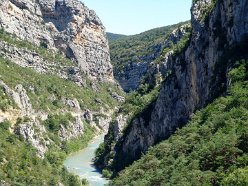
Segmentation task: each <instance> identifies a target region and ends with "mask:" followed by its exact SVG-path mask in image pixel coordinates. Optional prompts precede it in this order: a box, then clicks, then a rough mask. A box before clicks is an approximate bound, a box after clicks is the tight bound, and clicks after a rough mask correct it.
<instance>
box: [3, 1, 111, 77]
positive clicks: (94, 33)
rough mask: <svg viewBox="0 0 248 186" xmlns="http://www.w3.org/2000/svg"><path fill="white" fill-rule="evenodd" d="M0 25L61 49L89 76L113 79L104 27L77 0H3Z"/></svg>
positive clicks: (45, 44)
mask: <svg viewBox="0 0 248 186" xmlns="http://www.w3.org/2000/svg"><path fill="white" fill-rule="evenodd" d="M0 28H2V29H4V30H5V31H6V32H9V33H12V34H15V35H16V36H17V37H19V38H20V39H22V40H27V41H29V42H31V43H33V44H35V45H36V46H43V47H45V48H48V49H51V50H54V51H59V52H61V53H63V54H64V55H65V56H66V57H68V58H70V59H72V60H73V61H74V63H75V64H76V66H78V67H79V68H80V70H81V71H82V72H83V73H84V74H86V75H88V76H89V77H90V78H93V79H100V80H105V81H113V74H112V66H111V64H110V57H109V50H108V42H107V39H106V36H105V35H106V34H105V28H104V26H103V25H102V23H101V21H100V19H99V18H98V17H97V15H96V14H95V12H94V11H93V10H89V9H88V8H87V7H86V6H84V4H83V3H81V2H79V1H77V0H38V1H35V0H3V1H1V2H0Z"/></svg>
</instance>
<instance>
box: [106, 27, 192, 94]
mask: <svg viewBox="0 0 248 186" xmlns="http://www.w3.org/2000/svg"><path fill="white" fill-rule="evenodd" d="M188 23H189V22H182V23H179V24H175V25H170V26H166V27H161V28H155V29H152V30H149V31H146V32H143V33H140V34H137V35H132V36H125V37H120V38H118V39H115V40H109V46H110V57H111V63H112V65H113V67H114V77H115V79H117V81H118V82H119V83H120V85H121V86H122V88H123V89H124V90H125V91H130V90H135V89H137V88H138V87H139V85H140V84H141V81H142V78H143V77H144V76H145V75H146V73H147V71H148V70H149V65H150V63H151V62H153V61H154V60H155V59H157V58H159V57H160V55H161V52H162V51H163V49H164V48H165V47H168V46H169V43H174V44H175V43H176V42H177V41H178V40H180V39H181V37H182V35H184V32H185V31H184V30H182V32H178V33H174V35H173V34H172V31H174V30H175V29H178V28H180V27H181V26H183V25H185V24H186V25H187V24H188Z"/></svg>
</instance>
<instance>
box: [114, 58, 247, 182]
mask: <svg viewBox="0 0 248 186" xmlns="http://www.w3.org/2000/svg"><path fill="white" fill-rule="evenodd" d="M229 78H230V81H231V82H232V85H231V87H229V88H228V93H227V95H225V96H224V97H220V98H218V99H217V100H215V101H214V102H213V103H212V104H210V105H208V106H207V107H206V108H204V109H202V110H200V111H198V112H196V114H194V116H193V117H192V119H191V120H190V122H189V123H188V124H187V126H185V127H183V128H182V129H178V130H177V131H176V133H175V134H174V135H173V136H171V137H170V138H169V139H168V140H166V141H163V142H161V143H160V144H158V145H156V146H154V147H152V148H150V149H149V151H148V153H147V154H146V155H143V157H142V158H141V159H140V160H138V161H137V162H135V163H134V164H132V165H131V166H130V167H128V168H126V169H125V170H124V171H122V172H121V173H120V175H119V176H118V177H117V178H115V179H114V181H113V182H112V183H111V184H110V185H115V186H118V185H122V186H123V185H129V186H131V185H144V186H145V185H147V186H148V185H237V186H238V185H240V186H241V185H247V184H248V179H247V178H248V172H247V169H248V159H247V157H248V143H247V142H248V61H245V60H244V61H239V62H237V63H236V64H235V68H234V69H233V70H231V71H230V72H229ZM119 163H121V162H119Z"/></svg>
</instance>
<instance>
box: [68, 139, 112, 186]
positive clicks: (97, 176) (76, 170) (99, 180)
mask: <svg viewBox="0 0 248 186" xmlns="http://www.w3.org/2000/svg"><path fill="white" fill-rule="evenodd" d="M103 138H104V136H103V135H101V136H98V137H96V138H94V139H93V140H92V141H91V142H90V143H89V145H88V147H86V148H85V149H83V150H81V151H79V152H76V153H73V154H71V155H70V156H68V157H67V159H66V160H65V162H64V166H65V167H66V168H67V170H68V171H69V172H71V173H73V174H76V175H78V176H80V178H86V179H87V180H88V181H89V182H90V185H91V186H103V185H104V184H107V183H108V180H106V179H105V178H103V177H102V174H101V173H100V172H99V171H98V170H97V169H96V168H95V167H94V166H93V165H92V159H93V158H94V152H95V150H96V149H97V147H98V146H99V145H100V143H102V142H103Z"/></svg>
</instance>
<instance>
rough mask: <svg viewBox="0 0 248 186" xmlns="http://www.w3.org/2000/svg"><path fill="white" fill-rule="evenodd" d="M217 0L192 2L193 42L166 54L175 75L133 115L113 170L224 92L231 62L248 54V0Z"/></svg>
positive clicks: (169, 132)
mask: <svg viewBox="0 0 248 186" xmlns="http://www.w3.org/2000/svg"><path fill="white" fill-rule="evenodd" d="M213 3H214V1H211V0H198V1H195V3H194V4H193V7H192V9H191V12H192V36H191V39H190V41H189V44H188V45H187V46H186V47H185V48H184V50H183V51H182V52H181V53H180V54H179V55H176V56H173V55H170V56H168V60H167V65H166V68H167V70H170V71H171V73H170V74H169V75H168V77H167V78H166V80H165V81H164V82H163V84H162V86H161V90H160V94H159V97H158V99H157V101H156V102H155V103H153V104H151V105H150V107H149V108H148V109H149V110H148V112H144V113H143V114H141V116H140V117H138V118H134V119H133V121H132V122H131V124H130V125H129V126H128V128H127V129H126V130H125V134H124V135H123V136H122V137H121V138H120V139H119V140H118V142H117V145H116V155H115V157H114V169H115V171H120V170H121V169H123V168H124V167H125V166H126V165H128V164H130V163H132V162H133V161H134V160H135V159H137V158H139V157H140V156H141V153H142V152H145V151H147V150H148V148H149V147H150V146H152V145H154V144H156V143H158V142H159V141H161V140H163V139H166V138H168V137H169V136H170V135H171V134H172V133H173V132H175V130H176V128H178V127H180V126H183V125H184V124H186V122H187V121H188V120H189V118H190V116H191V115H192V114H193V112H194V111H196V110H197V109H201V108H202V107H204V106H205V105H206V104H207V103H209V102H211V101H212V100H213V99H214V98H215V97H216V96H218V95H220V94H221V93H223V92H224V91H225V90H226V86H227V71H228V68H229V67H228V65H230V64H231V63H232V61H235V60H237V59H240V58H242V56H244V55H247V51H246V49H247V48H246V47H247V45H245V43H247V36H248V24H247V22H248V12H247V9H248V1H247V0H238V1H231V0H225V1H224V0H219V1H217V3H216V4H213ZM211 7H213V9H212V10H211ZM208 11H209V12H208ZM203 15H206V16H205V17H204V16H203Z"/></svg>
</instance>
